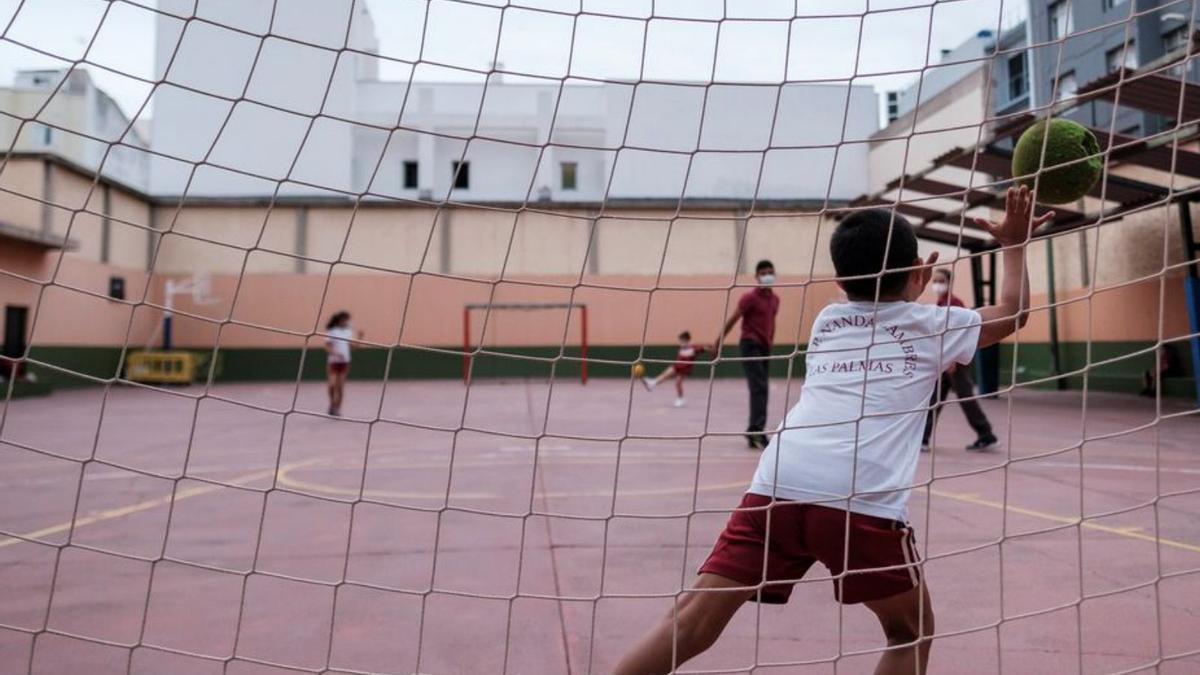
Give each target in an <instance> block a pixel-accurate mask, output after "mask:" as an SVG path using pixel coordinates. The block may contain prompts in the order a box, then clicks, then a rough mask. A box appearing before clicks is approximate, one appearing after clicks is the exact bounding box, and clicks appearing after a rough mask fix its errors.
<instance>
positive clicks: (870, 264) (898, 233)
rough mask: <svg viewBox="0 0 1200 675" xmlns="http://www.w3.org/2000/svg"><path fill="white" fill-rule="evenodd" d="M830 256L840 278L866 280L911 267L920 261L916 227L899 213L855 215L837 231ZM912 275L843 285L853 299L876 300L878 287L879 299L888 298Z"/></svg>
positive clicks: (869, 211) (892, 275)
mask: <svg viewBox="0 0 1200 675" xmlns="http://www.w3.org/2000/svg"><path fill="white" fill-rule="evenodd" d="M889 233H890V238H891V245H890V246H889V245H888V238H889ZM885 252H886V254H887V260H886V264H885V261H884V253H885ZM829 255H830V257H832V258H833V268H834V269H835V270H837V275H838V276H839V277H862V276H865V275H869V274H879V273H880V272H882V271H883V270H891V269H898V268H903V267H911V266H912V264H913V260H914V259H915V258H916V257H917V235H916V234H914V233H913V229H912V225H909V224H908V221H907V220H905V219H904V217H903V216H901V215H900V214H898V213H895V214H894V213H892V212H891V211H887V210H884V209H867V210H865V211H855V212H854V213H852V214H850V215H849V216H846V218H845V219H843V220H842V222H840V223H838V226H837V229H835V230H834V231H833V238H832V239H831V240H830V241H829ZM911 271H912V270H904V271H901V272H889V273H887V274H884V275H883V276H882V277H879V278H876V277H866V278H862V279H846V280H845V281H842V288H844V289H845V290H846V295H848V296H850V297H851V298H861V299H864V300H874V299H875V289H876V285H878V288H879V297H881V298H882V297H888V296H891V295H893V294H895V293H898V292H899V291H901V290H902V289H903V288H904V285H905V284H907V283H908V275H909V272H911Z"/></svg>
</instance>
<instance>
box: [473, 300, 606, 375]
mask: <svg viewBox="0 0 1200 675" xmlns="http://www.w3.org/2000/svg"><path fill="white" fill-rule="evenodd" d="M587 316H588V314H587V305H572V304H555V303H490V304H470V305H466V306H465V307H463V315H462V322H463V328H462V332H463V373H462V376H463V382H464V383H466V384H468V385H470V383H471V378H472V377H480V376H483V377H487V376H491V377H497V376H498V377H531V376H534V377H546V378H548V379H554V378H555V377H562V376H564V375H565V374H566V373H564V372H560V371H559V370H558V369H559V367H563V368H564V369H565V370H569V371H572V372H576V371H577V372H578V373H579V381H580V382H582V383H583V384H587V378H588V367H587V357H588V338H587V325H588V318H587ZM539 319H540V321H539ZM539 323H540V324H542V325H543V326H544V328H542V329H540V330H539V328H538V324H539ZM573 324H574V325H573ZM568 330H569V331H572V332H575V331H578V333H577V334H578V342H577V343H575V344H574V345H572V348H569V347H568V346H567V345H568V344H569V343H568V340H567V339H566V338H565V337H561V336H562V334H563V333H564V332H565V331H568ZM510 332H511V333H512V334H515V335H516V336H518V339H517V340H516V341H515V343H514V341H513V340H511V339H510V340H508V341H507V344H510V345H513V347H512V348H511V349H509V350H505V349H504V348H503V347H502V345H505V344H506V340H505V338H504V335H506V334H509V333H510ZM539 333H543V334H545V336H544V337H542V338H541V339H540V340H539V339H538V337H537V336H538V334H539ZM523 342H528V344H521V343H523ZM546 342H559V343H560V344H561V345H562V347H559V346H557V345H555V346H552V347H549V348H547V347H546V346H545V344H546ZM488 343H490V344H494V345H501V346H500V347H498V348H496V349H489V348H487V347H485V346H484V345H485V344H488ZM522 351H523V352H525V354H524V355H522V354H521V352H522ZM493 357H495V358H493ZM506 366H512V367H511V368H506Z"/></svg>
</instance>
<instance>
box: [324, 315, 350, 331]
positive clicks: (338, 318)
mask: <svg viewBox="0 0 1200 675" xmlns="http://www.w3.org/2000/svg"><path fill="white" fill-rule="evenodd" d="M349 318H350V312H346V311H342V312H334V314H333V316H331V317H329V323H327V324H325V330H330V329H332V328H335V327H337V325H338V324H339V323H341V322H343V321H345V320H346V319H349Z"/></svg>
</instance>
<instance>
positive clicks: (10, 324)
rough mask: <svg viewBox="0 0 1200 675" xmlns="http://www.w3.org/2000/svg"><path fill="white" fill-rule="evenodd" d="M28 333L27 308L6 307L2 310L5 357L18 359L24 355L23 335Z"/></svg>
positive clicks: (18, 306)
mask: <svg viewBox="0 0 1200 675" xmlns="http://www.w3.org/2000/svg"><path fill="white" fill-rule="evenodd" d="M28 331H29V308H28V307H23V306H20V305H8V306H6V307H5V308H4V349H3V353H4V355H5V356H8V357H10V358H19V357H21V356H23V355H24V354H25V335H26V334H27V333H28Z"/></svg>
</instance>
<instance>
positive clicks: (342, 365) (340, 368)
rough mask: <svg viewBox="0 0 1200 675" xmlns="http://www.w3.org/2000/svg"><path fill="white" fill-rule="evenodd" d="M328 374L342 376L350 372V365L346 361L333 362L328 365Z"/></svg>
mask: <svg viewBox="0 0 1200 675" xmlns="http://www.w3.org/2000/svg"><path fill="white" fill-rule="evenodd" d="M328 365H329V372H331V373H333V374H335V375H344V374H346V373H348V372H350V364H349V363H348V362H346V361H334V362H332V363H329V364H328Z"/></svg>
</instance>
